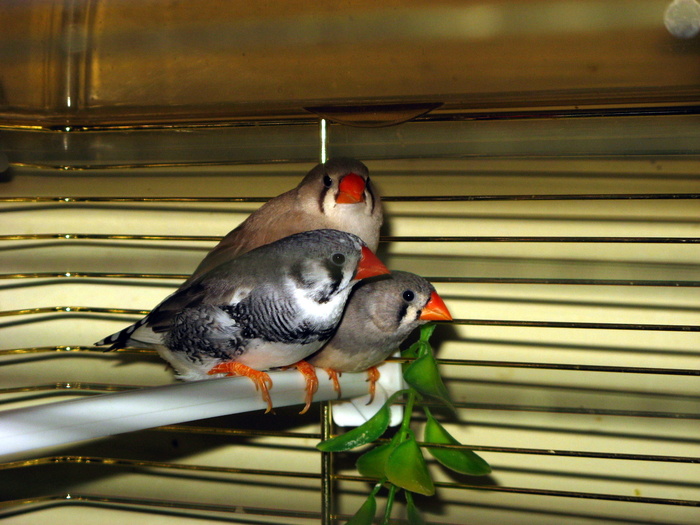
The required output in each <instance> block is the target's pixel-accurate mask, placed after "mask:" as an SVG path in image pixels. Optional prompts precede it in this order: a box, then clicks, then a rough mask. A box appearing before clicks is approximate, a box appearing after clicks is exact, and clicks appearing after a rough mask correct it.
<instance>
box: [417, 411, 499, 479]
mask: <svg viewBox="0 0 700 525" xmlns="http://www.w3.org/2000/svg"><path fill="white" fill-rule="evenodd" d="M426 415H427V416H428V422H427V423H426V424H425V441H426V443H435V444H439V445H460V442H459V441H457V440H456V439H455V438H454V437H453V436H452V435H451V434H450V433H449V432H448V431H447V430H445V428H444V427H443V426H442V425H441V424H440V423H439V422H438V421H437V420H436V419H435V418H434V417H433V416H432V414H431V413H430V411H429V410H426ZM426 448H427V449H428V452H430V454H431V455H432V456H433V457H434V458H435V459H437V460H438V461H439V462H440V463H441V464H442V465H444V466H445V467H447V468H449V469H450V470H454V471H455V472H459V473H461V474H468V475H470V476H485V475H486V474H490V473H491V467H490V466H489V464H488V463H487V462H486V461H484V460H483V459H482V458H481V457H480V456H478V455H477V454H475V453H474V452H472V451H471V450H467V449H456V448H434V447H430V446H427V445H426Z"/></svg>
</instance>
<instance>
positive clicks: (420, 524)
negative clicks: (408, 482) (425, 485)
mask: <svg viewBox="0 0 700 525" xmlns="http://www.w3.org/2000/svg"><path fill="white" fill-rule="evenodd" d="M404 494H405V495H406V517H407V518H408V523H409V525H426V523H425V520H424V519H423V516H421V514H420V512H418V507H416V504H415V503H414V502H413V496H411V493H410V492H404Z"/></svg>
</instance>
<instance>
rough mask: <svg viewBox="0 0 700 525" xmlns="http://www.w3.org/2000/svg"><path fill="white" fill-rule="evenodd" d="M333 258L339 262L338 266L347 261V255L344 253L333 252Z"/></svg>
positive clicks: (336, 262) (335, 261)
mask: <svg viewBox="0 0 700 525" xmlns="http://www.w3.org/2000/svg"><path fill="white" fill-rule="evenodd" d="M331 260H332V261H333V262H334V263H335V264H337V265H338V266H340V265H341V264H343V263H344V262H345V255H343V254H342V253H334V254H333V257H331Z"/></svg>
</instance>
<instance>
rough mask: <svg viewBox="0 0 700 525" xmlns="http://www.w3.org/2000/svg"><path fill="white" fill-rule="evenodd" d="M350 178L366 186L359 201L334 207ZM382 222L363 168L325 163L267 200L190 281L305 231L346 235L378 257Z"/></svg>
mask: <svg viewBox="0 0 700 525" xmlns="http://www.w3.org/2000/svg"><path fill="white" fill-rule="evenodd" d="M348 174H355V175H357V176H359V177H361V178H362V179H363V180H364V185H363V186H364V188H361V190H362V191H361V201H360V202H356V203H337V202H336V199H337V197H338V195H339V192H340V190H339V186H340V184H341V181H342V179H343V178H344V177H345V176H346V175H348ZM382 220H383V215H382V205H381V200H380V197H379V194H378V193H377V192H376V190H375V189H374V187H373V185H372V184H371V182H370V179H369V171H368V170H367V166H365V165H364V164H363V163H362V162H360V161H359V160H355V159H350V158H334V159H329V160H328V161H326V162H325V163H324V164H318V165H316V166H315V167H314V168H313V169H312V170H311V171H309V173H308V174H307V175H306V176H305V177H304V178H303V180H302V181H301V182H300V183H299V185H298V186H297V187H296V188H294V189H292V190H289V191H287V192H285V193H282V194H281V195H278V196H277V197H275V198H273V199H271V200H269V201H268V202H266V203H265V204H264V205H263V206H261V207H260V208H259V209H258V210H256V211H255V212H253V213H252V214H251V215H250V216H249V217H248V218H247V219H246V220H245V221H243V222H242V223H241V224H240V225H239V226H238V227H236V228H235V229H233V230H232V231H230V232H229V233H228V234H227V235H226V236H225V237H224V238H223V239H222V240H221V241H220V242H219V244H218V245H217V246H215V247H214V249H212V251H211V252H209V254H207V256H206V257H205V258H204V259H203V260H202V262H201V263H200V264H199V266H198V267H197V269H196V270H195V271H194V273H193V275H192V277H191V278H190V280H192V279H195V278H196V277H197V276H199V275H201V274H202V273H205V272H207V271H209V270H211V269H212V268H215V267H216V266H218V265H219V264H221V263H224V262H226V261H229V260H231V259H232V258H234V257H236V256H238V255H240V254H242V253H245V252H247V251H250V250H252V249H254V248H257V247H259V246H262V245H264V244H268V243H270V242H273V241H276V240H278V239H281V238H283V237H287V236H289V235H292V234H295V233H299V232H303V231H308V230H316V229H322V228H330V229H335V230H340V231H346V232H350V233H353V234H355V235H357V236H358V237H360V238H361V239H362V240H363V241H364V242H365V244H367V246H368V247H369V249H370V250H372V251H373V252H376V251H377V245H378V243H379V229H380V227H381V225H382Z"/></svg>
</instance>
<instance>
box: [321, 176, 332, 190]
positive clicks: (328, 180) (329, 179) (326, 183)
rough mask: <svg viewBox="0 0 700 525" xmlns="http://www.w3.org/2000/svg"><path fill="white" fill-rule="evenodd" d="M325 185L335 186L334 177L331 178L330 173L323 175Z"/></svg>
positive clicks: (328, 186)
mask: <svg viewBox="0 0 700 525" xmlns="http://www.w3.org/2000/svg"><path fill="white" fill-rule="evenodd" d="M323 185H324V186H325V187H326V188H330V187H331V186H333V179H331V178H330V177H329V176H328V175H324V176H323Z"/></svg>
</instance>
